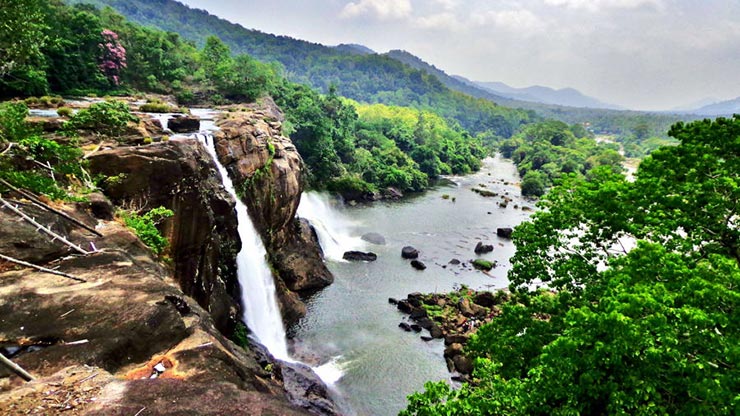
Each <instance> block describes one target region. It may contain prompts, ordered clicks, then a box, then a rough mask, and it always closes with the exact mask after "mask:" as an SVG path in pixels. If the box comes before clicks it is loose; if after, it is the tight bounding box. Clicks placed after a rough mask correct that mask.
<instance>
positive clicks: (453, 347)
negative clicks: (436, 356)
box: [444, 344, 463, 358]
mask: <svg viewBox="0 0 740 416" xmlns="http://www.w3.org/2000/svg"><path fill="white" fill-rule="evenodd" d="M462 350H463V346H462V344H450V345H448V346H447V348H445V352H444V357H445V358H452V357H455V356H457V355H460V354H462Z"/></svg>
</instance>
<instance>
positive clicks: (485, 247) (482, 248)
mask: <svg viewBox="0 0 740 416" xmlns="http://www.w3.org/2000/svg"><path fill="white" fill-rule="evenodd" d="M492 251H493V246H492V245H490V244H483V242H481V241H479V242H478V244H476V246H475V254H486V253H490V252H492Z"/></svg>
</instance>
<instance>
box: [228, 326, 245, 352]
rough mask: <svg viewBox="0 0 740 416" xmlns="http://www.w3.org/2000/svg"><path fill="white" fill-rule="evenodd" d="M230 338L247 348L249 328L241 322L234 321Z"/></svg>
mask: <svg viewBox="0 0 740 416" xmlns="http://www.w3.org/2000/svg"><path fill="white" fill-rule="evenodd" d="M231 340H232V341H234V343H235V344H236V345H238V346H240V347H242V348H244V349H248V348H249V329H248V328H247V326H246V325H245V324H244V323H243V322H241V321H239V322H237V323H236V327H235V328H234V333H233V334H231Z"/></svg>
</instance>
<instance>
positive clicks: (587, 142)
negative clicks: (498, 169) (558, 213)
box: [499, 120, 624, 196]
mask: <svg viewBox="0 0 740 416" xmlns="http://www.w3.org/2000/svg"><path fill="white" fill-rule="evenodd" d="M572 128H573V127H572V126H568V125H567V124H565V123H562V122H560V121H555V120H547V121H544V122H540V123H535V124H531V125H528V126H526V127H525V128H524V129H523V130H522V131H521V132H520V133H519V134H517V135H516V136H514V137H512V138H511V139H508V140H504V141H502V142H501V143H500V144H499V150H500V151H501V153H502V154H503V155H504V156H505V157H509V158H511V159H512V160H513V161H514V163H515V164H516V165H517V168H518V170H519V174H520V175H522V194H523V195H532V196H541V195H543V194H544V193H545V189H546V188H547V187H549V186H551V185H552V184H553V183H557V182H558V181H560V180H562V179H563V178H564V177H565V176H567V175H569V174H576V175H586V174H588V172H589V171H590V170H591V169H593V168H595V167H599V166H608V167H610V168H611V169H612V170H614V171H615V172H621V170H622V167H621V163H622V161H623V160H624V158H623V157H622V156H621V155H620V154H619V153H618V152H617V151H616V150H615V149H614V146H616V145H614V144H610V143H597V142H596V141H595V140H594V139H593V138H591V137H589V135H586V136H584V137H582V138H579V137H577V136H576V134H574V132H573V131H572V130H571V129H572ZM576 130H577V131H578V136H582V135H583V133H584V132H583V130H582V127H581V128H577V127H576Z"/></svg>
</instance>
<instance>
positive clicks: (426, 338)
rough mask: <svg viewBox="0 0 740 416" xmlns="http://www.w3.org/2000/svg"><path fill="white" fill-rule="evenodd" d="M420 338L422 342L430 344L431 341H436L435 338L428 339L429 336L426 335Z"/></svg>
mask: <svg viewBox="0 0 740 416" xmlns="http://www.w3.org/2000/svg"><path fill="white" fill-rule="evenodd" d="M419 338H421V340H422V341H424V342H429V341H431V340H433V339H434V338H432V337H428V336H426V335H422V336H420V337H419Z"/></svg>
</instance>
